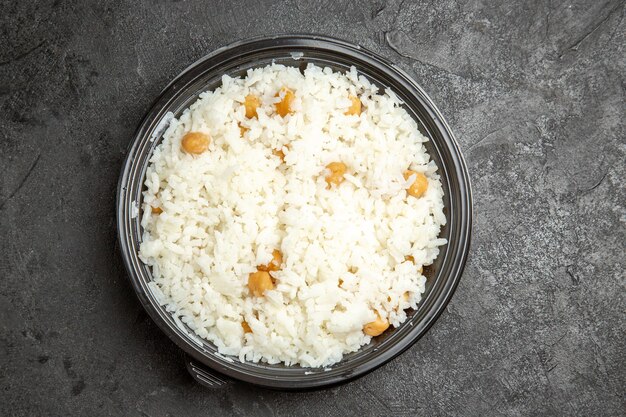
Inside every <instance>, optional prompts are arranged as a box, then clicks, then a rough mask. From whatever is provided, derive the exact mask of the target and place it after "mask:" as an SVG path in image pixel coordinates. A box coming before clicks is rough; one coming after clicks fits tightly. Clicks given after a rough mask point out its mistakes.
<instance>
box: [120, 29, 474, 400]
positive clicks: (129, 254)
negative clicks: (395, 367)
mask: <svg viewBox="0 0 626 417" xmlns="http://www.w3.org/2000/svg"><path fill="white" fill-rule="evenodd" d="M272 45H273V46H272ZM260 46H263V47H266V48H268V49H269V50H271V49H275V48H291V49H292V50H293V51H294V52H296V51H299V50H301V49H306V48H312V49H318V50H324V51H326V52H329V53H338V54H339V53H344V54H347V55H351V56H352V57H353V58H354V59H357V58H359V59H362V60H363V59H365V60H368V61H371V62H373V63H375V65H377V66H379V67H381V68H382V71H383V72H384V73H385V74H386V75H387V76H389V77H392V76H393V77H394V78H395V79H396V80H398V81H401V82H402V83H403V85H406V87H407V88H409V89H410V91H411V94H414V95H415V97H416V99H417V100H418V101H419V102H420V103H421V104H422V105H423V106H424V110H426V111H428V112H429V116H430V117H432V119H433V121H434V123H435V124H436V128H437V130H438V133H439V134H441V135H442V138H441V139H442V142H441V143H439V144H437V146H443V147H444V148H445V150H447V151H448V152H450V153H451V155H452V158H453V162H454V164H453V165H454V166H453V167H452V168H454V173H455V174H456V176H457V178H458V184H456V185H458V186H459V187H460V189H461V190H462V192H460V200H459V202H458V204H459V207H458V209H459V210H460V214H455V213H452V210H450V211H451V213H449V215H448V216H452V215H453V214H454V215H458V216H460V217H461V220H462V221H460V223H459V230H458V233H459V240H458V241H457V242H456V243H455V245H456V246H455V248H456V249H455V252H454V253H453V254H452V255H451V256H454V260H453V261H450V263H451V265H452V266H451V267H450V268H451V271H450V273H449V275H448V277H447V278H446V279H445V282H444V283H443V284H442V285H443V287H442V288H441V291H439V293H438V294H437V298H436V300H434V301H433V302H434V304H433V305H432V308H431V309H430V310H428V311H427V312H426V314H427V315H426V316H425V317H424V318H423V319H422V321H420V322H419V329H418V328H417V326H416V327H415V328H413V329H411V330H410V331H409V332H408V333H406V334H405V335H404V336H403V337H402V338H401V339H399V340H398V341H397V342H396V343H395V344H392V345H391V346H389V347H388V348H387V349H386V350H385V351H384V352H379V353H378V354H377V355H374V356H373V357H372V358H371V359H370V360H366V361H364V362H363V363H361V364H359V365H358V366H355V368H354V369H351V370H350V371H349V372H343V373H340V374H333V373H330V372H329V373H325V372H312V373H311V375H309V376H307V375H306V374H305V375H304V376H302V375H300V376H297V377H296V376H293V375H292V376H284V375H279V374H280V373H278V372H277V375H274V376H259V375H256V374H253V373H251V372H247V371H245V370H241V369H237V367H236V366H235V365H229V363H228V360H222V359H226V358H224V357H223V356H221V355H216V356H214V357H209V356H207V355H206V352H203V350H202V349H200V348H199V346H198V345H197V343H193V342H192V341H193V339H194V337H195V336H194V335H191V334H189V333H187V334H185V332H184V331H182V330H181V329H178V330H179V331H177V330H176V329H175V328H173V327H172V325H171V324H170V323H168V322H167V320H166V318H165V317H164V308H162V307H161V306H157V305H156V304H157V303H156V302H155V299H154V297H153V295H152V294H151V293H149V291H148V290H147V288H146V286H145V285H143V283H142V281H141V280H140V279H139V276H140V275H141V271H140V267H141V266H140V265H139V264H140V263H142V262H141V261H140V260H139V257H138V253H137V251H135V250H132V248H133V247H134V246H135V243H134V242H133V241H132V225H131V223H132V222H136V221H137V220H135V218H136V217H139V219H140V215H139V211H137V212H136V215H135V216H134V217H133V215H132V211H133V210H140V208H139V207H137V206H136V205H135V206H133V204H135V200H131V199H130V198H132V195H131V193H130V192H129V191H131V190H129V189H128V188H129V184H130V182H129V181H131V176H132V171H133V169H134V168H135V169H136V168H137V166H136V164H134V163H135V161H136V156H137V151H138V147H139V145H140V144H141V143H142V142H144V144H145V142H146V140H147V138H148V137H150V136H153V137H154V136H155V134H156V136H159V135H160V134H162V132H163V130H164V129H161V128H160V127H159V125H160V124H161V122H162V121H163V118H164V116H165V113H164V112H163V109H164V108H165V106H164V105H163V101H167V100H165V99H168V98H169V99H172V97H174V96H175V95H177V94H182V92H184V91H185V90H186V87H188V86H189V84H190V82H191V81H193V79H194V77H192V78H191V79H189V77H190V75H191V73H192V72H193V71H195V70H197V69H198V68H199V67H201V66H202V65H203V64H205V63H209V62H213V61H216V60H218V62H217V63H216V65H219V59H220V58H221V57H223V55H227V54H229V55H233V54H235V55H236V52H237V51H238V50H242V49H245V50H248V51H249V50H253V49H254V48H256V47H260ZM205 71H206V70H205ZM359 72H360V71H359ZM181 84H182V85H181ZM157 116H158V117H157ZM159 129H161V130H160V133H158V132H157V131H159ZM148 133H150V134H148ZM432 140H434V139H432ZM150 141H152V140H150ZM442 165H444V164H443V162H442ZM144 174H145V170H144ZM444 179H445V180H446V181H447V180H449V179H448V178H443V175H442V181H443V180H444ZM144 180H145V176H143V175H142V177H141V181H140V184H143V182H144ZM449 190H451V189H450V188H449ZM450 197H451V196H450ZM472 200H473V197H472V191H471V183H470V178H469V173H468V170H467V165H466V162H465V159H464V158H463V155H462V153H461V151H460V147H459V145H458V142H457V141H456V139H455V137H454V134H453V133H452V131H451V129H450V127H449V125H448V123H447V122H446V121H445V119H444V117H443V115H442V114H441V112H440V111H439V109H438V108H437V106H436V105H435V103H434V102H433V101H432V99H431V98H430V97H429V96H428V94H427V93H426V92H425V91H424V89H423V88H422V87H421V86H420V85H419V84H418V83H417V82H415V80H413V78H412V77H410V76H409V75H408V74H407V73H406V72H405V71H404V70H402V69H401V68H399V67H398V66H397V65H395V64H394V63H392V62H390V61H388V60H387V59H386V58H384V57H382V56H380V55H378V54H376V53H374V52H372V51H370V50H368V49H366V48H363V47H362V46H359V45H356V44H353V43H350V42H347V41H344V40H340V39H336V38H332V37H328V36H322V35H316V34H281V35H272V36H257V37H253V38H249V39H244V40H239V41H236V42H233V43H230V44H228V45H226V46H223V47H220V48H218V49H216V50H214V51H213V52H211V53H209V54H207V55H205V56H203V57H201V58H200V59H198V60H197V61H195V62H194V63H192V64H191V65H189V66H187V67H186V68H185V69H184V70H183V71H181V72H180V73H179V74H178V75H177V76H176V77H175V78H174V79H173V80H172V81H171V82H170V83H168V85H167V86H166V87H165V88H164V89H163V90H162V91H161V92H160V93H159V95H158V96H157V98H156V99H155V100H154V102H153V103H152V104H151V106H150V108H149V110H148V111H147V113H146V114H145V116H144V117H143V119H142V121H141V123H140V124H139V126H138V128H137V129H136V131H135V132H134V134H133V138H132V140H131V142H130V144H129V147H128V151H127V155H126V157H125V159H124V162H123V165H122V169H121V174H120V177H119V182H118V187H117V196H116V211H117V232H118V244H119V246H120V251H121V254H122V258H123V262H124V265H125V268H126V271H127V273H128V277H129V279H130V281H131V284H132V286H133V289H134V290H135V293H136V295H137V297H138V298H139V300H140V302H141V304H142V306H143V307H144V309H145V310H146V312H147V313H148V315H149V316H150V317H151V318H152V320H153V321H154V322H155V323H156V324H157V325H158V327H159V328H160V329H161V330H162V331H163V332H164V333H165V334H166V335H167V336H168V337H169V338H170V339H171V340H173V341H174V342H175V343H176V344H177V345H178V346H179V347H180V348H181V349H183V351H185V352H186V353H187V354H188V355H190V356H191V357H192V358H193V359H195V360H197V361H199V362H200V363H202V364H203V365H205V366H207V367H209V368H210V370H211V371H217V372H218V373H219V374H222V375H227V376H229V377H232V378H235V379H238V380H241V381H245V382H248V383H251V384H255V385H259V386H263V387H269V388H277V389H284V390H292V389H308V388H319V387H323V386H328V385H334V384H337V383H342V382H346V381H349V380H352V379H355V378H357V377H359V376H362V375H364V374H366V373H368V372H371V371H373V370H374V369H376V368H378V367H380V366H382V365H384V364H385V363H387V362H389V361H390V360H391V359H393V358H395V357H396V356H398V355H400V354H401V353H402V352H404V351H405V350H407V349H408V348H409V347H411V346H412V345H413V344H414V343H415V342H417V340H419V339H420V338H421V337H422V336H423V335H424V334H425V333H426V332H427V331H428V330H429V329H430V328H431V327H432V325H433V324H434V322H435V321H436V320H437V319H438V318H439V317H440V315H441V314H442V312H443V310H444V309H445V308H446V306H447V304H448V302H449V301H450V299H451V298H452V295H453V294H454V291H455V290H456V288H457V286H458V283H459V281H460V278H461V275H462V272H463V269H464V267H465V263H466V261H467V257H468V254H469V249H470V243H471V232H472V218H473V207H472ZM448 216H446V217H448ZM447 220H448V222H450V218H448V219H447ZM450 223H451V222H450ZM449 246H450V242H449V243H448V245H446V248H447V249H446V250H448V248H449ZM440 256H442V255H441V254H440ZM446 256H447V254H446ZM445 260H446V259H444V261H445ZM438 279H439V275H437V280H438ZM424 301H425V299H422V301H421V302H420V305H421V304H422V303H423V302H424ZM165 314H169V313H165ZM407 321H408V320H407ZM405 323H406V322H405ZM403 324H404V323H403ZM400 328H402V326H400V327H399V328H398V329H400ZM196 338H197V337H196ZM200 346H201V345H200ZM366 346H367V345H365V346H363V347H362V348H361V349H363V348H364V347H366ZM220 356H221V358H222V359H220ZM231 362H232V361H231ZM339 363H341V362H339ZM244 365H245V364H244ZM250 365H253V364H250ZM254 365H255V366H256V365H257V364H254ZM335 365H337V364H335ZM335 365H333V366H335ZM300 369H309V368H300Z"/></svg>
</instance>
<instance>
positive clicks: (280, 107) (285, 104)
mask: <svg viewBox="0 0 626 417" xmlns="http://www.w3.org/2000/svg"><path fill="white" fill-rule="evenodd" d="M281 96H282V100H280V101H279V102H278V103H276V113H278V114H279V115H280V117H285V116H287V115H288V114H289V113H293V110H292V109H291V103H292V102H293V100H294V99H295V98H296V95H295V94H294V93H293V91H291V90H290V89H288V88H287V87H283V88H281V89H280V91H279V92H278V93H276V97H281Z"/></svg>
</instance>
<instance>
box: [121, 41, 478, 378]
mask: <svg viewBox="0 0 626 417" xmlns="http://www.w3.org/2000/svg"><path fill="white" fill-rule="evenodd" d="M272 62H276V63H280V64H284V65H289V66H295V67H299V68H301V69H304V68H305V67H306V66H307V65H308V64H309V63H314V64H316V65H318V66H328V67H331V68H332V69H333V70H335V71H346V70H348V69H349V68H350V67H351V66H355V67H356V69H357V70H358V72H359V73H360V74H361V75H364V76H366V77H367V78H369V80H370V81H371V82H373V83H375V84H377V85H379V86H381V87H383V88H390V89H391V90H393V91H394V92H395V94H396V95H397V96H398V98H399V99H400V100H401V101H402V102H403V106H404V108H405V109H406V110H407V111H408V112H409V114H410V115H411V116H412V117H414V119H415V120H416V121H417V122H418V125H419V128H420V130H421V133H422V134H424V135H425V136H426V137H428V138H429V141H428V142H427V143H426V144H425V145H426V148H427V150H428V153H429V154H430V157H431V158H432V159H433V160H434V161H435V163H436V164H437V167H438V170H439V173H440V176H441V181H442V185H443V189H444V193H445V196H444V206H445V209H444V213H445V215H446V217H447V224H446V226H445V227H444V228H443V229H442V231H441V237H444V238H446V239H447V240H448V244H447V245H445V246H443V247H442V248H441V250H440V254H439V256H438V258H437V259H436V261H435V263H434V264H433V265H432V266H430V267H428V268H426V269H425V275H426V276H427V278H428V280H427V284H426V291H425V293H424V294H423V297H422V301H421V302H420V304H419V305H418V308H417V310H410V311H409V312H408V316H409V317H408V318H407V320H406V321H405V322H404V323H403V324H402V325H401V326H400V327H398V328H395V329H390V330H388V331H386V332H385V333H384V334H383V335H381V336H379V337H377V338H375V339H373V340H372V342H371V343H370V344H368V345H366V346H363V347H362V348H361V349H360V350H359V351H357V352H354V353H350V354H347V355H345V356H344V358H343V360H342V361H341V362H339V363H336V364H334V365H332V366H330V367H328V368H304V367H299V366H285V365H282V364H279V365H268V364H264V363H251V362H244V363H242V362H240V361H239V360H238V359H237V358H232V357H228V356H224V355H221V354H219V353H218V352H217V350H216V348H215V346H213V345H212V344H211V343H210V342H208V341H205V340H202V339H200V338H199V337H197V336H196V335H195V334H194V333H193V331H191V330H190V329H189V328H188V327H187V326H186V325H185V324H184V323H182V322H181V321H180V320H179V319H178V318H176V317H174V316H172V315H171V314H170V313H168V312H167V311H166V310H165V308H164V307H163V306H161V305H160V304H159V302H158V301H157V298H156V297H155V294H153V292H152V291H151V289H150V287H149V286H148V283H149V282H150V281H151V271H150V268H149V267H147V266H146V265H145V264H144V263H143V262H142V261H141V260H140V259H139V257H138V251H139V245H140V242H141V237H142V228H141V225H140V219H141V213H140V210H141V207H142V191H143V190H144V185H143V184H144V180H145V174H146V168H147V167H148V163H149V159H150V156H151V154H152V152H153V150H154V148H155V147H156V146H157V145H158V144H159V141H160V140H161V136H162V134H163V132H164V130H165V128H166V127H167V125H168V121H169V120H170V119H171V117H172V116H175V117H178V116H179V115H180V114H181V113H182V111H183V110H185V109H186V108H187V107H189V105H191V104H192V103H193V102H194V101H195V100H196V99H197V98H198V95H199V94H200V93H201V92H202V91H206V90H211V89H214V88H216V87H217V86H219V85H220V84H221V77H222V75H224V74H228V75H230V76H233V77H236V76H244V75H245V73H246V70H247V69H249V68H256V67H261V66H265V65H268V64H271V63H272ZM471 225H472V196H471V189H470V182H469V176H468V172H467V168H466V165H465V162H464V160H463V157H462V155H461V152H460V150H459V146H458V144H457V143H456V141H455V139H454V136H453V134H452V132H451V131H450V128H449V127H448V124H447V123H446V122H445V120H444V118H443V116H442V115H441V113H440V112H439V110H438V109H437V107H436V106H435V104H434V103H433V101H432V100H431V99H430V98H429V97H428V95H427V94H426V93H425V92H424V90H423V89H422V88H421V87H420V86H419V85H418V84H417V83H416V82H415V81H413V80H412V79H411V77H409V76H408V75H407V74H406V73H405V72H404V71H402V70H401V69H400V68H398V67H397V66H396V65H394V64H393V63H391V62H389V61H387V60H386V59H384V58H382V57H380V56H378V55H376V54H375V53H373V52H370V51H368V50H367V49H365V48H362V47H360V46H358V45H354V44H351V43H348V42H345V41H341V40H337V39H332V38H328V37H323V36H315V35H281V36H272V37H263V38H255V39H250V40H246V41H241V42H236V43H234V44H231V45H229V46H226V47H223V48H220V49H218V50H216V51H214V52H213V53H211V54H209V55H207V56H205V57H204V58H202V59H200V60H198V61H197V62H195V63H194V64H192V65H191V66H189V67H188V68H187V69H185V70H184V71H183V72H182V73H181V74H180V75H179V76H177V77H176V78H175V79H174V80H173V81H172V82H171V83H170V84H169V85H168V86H167V87H166V88H165V89H164V90H163V91H162V92H161V94H160V95H159V97H158V98H157V99H156V101H155V102H154V104H153V105H152V107H151V108H150V110H149V111H148V113H147V114H146V116H145V117H144V119H143V121H142V122H141V124H140V125H139V127H138V129H137V131H136V133H135V136H134V138H133V140H132V142H131V144H130V147H129V150H128V154H127V156H126V160H125V161H124V164H123V167H122V172H121V175H120V180H119V185H118V190H117V228H118V238H119V244H120V249H121V253H122V257H123V260H124V263H125V266H126V269H127V271H128V275H129V277H130V281H131V283H132V286H133V288H134V290H135V292H136V293H137V296H138V297H139V300H140V302H141V304H142V305H143V307H144V308H145V310H146V311H147V313H148V314H149V315H150V317H151V318H152V320H154V322H155V323H156V324H157V325H158V326H159V327H160V328H161V329H162V330H163V332H164V333H165V334H166V335H167V336H169V337H170V339H172V340H173V341H174V342H175V343H176V344H177V345H178V346H179V347H180V348H181V349H182V350H183V351H184V352H185V353H186V354H187V358H188V360H187V369H188V370H189V372H190V373H191V374H192V376H193V377H194V378H195V379H196V381H198V382H200V383H202V384H204V385H206V386H211V387H217V386H220V385H222V384H225V383H229V382H231V381H232V379H231V378H234V379H235V380H240V381H245V382H248V383H252V384H256V385H260V386H264V387H268V388H275V389H282V390H293V389H311V388H319V387H323V386H328V385H333V384H338V383H341V382H345V381H348V380H351V379H354V378H357V377H359V376H362V375H364V374H365V373H367V372H370V371H372V370H374V369H375V368H377V367H379V366H381V365H383V364H384V363H385V362H388V361H389V360H391V359H392V358H394V357H395V356H397V355H399V354H400V353H402V352H403V351H405V350H406V349H407V348H409V347H410V346H411V345H412V344H413V343H415V342H416V341H417V340H418V339H419V338H420V337H421V336H423V335H424V333H426V331H427V330H428V329H429V328H430V327H431V326H432V325H433V323H434V322H435V320H436V319H437V318H438V317H439V315H440V314H441V313H442V312H443V310H444V308H445V306H446V304H447V303H448V302H449V300H450V298H451V297H452V294H453V292H454V290H455V288H456V286H457V284H458V282H459V279H460V277H461V273H462V271H463V267H464V265H465V260H466V257H467V254H468V251H469V244H470V235H471Z"/></svg>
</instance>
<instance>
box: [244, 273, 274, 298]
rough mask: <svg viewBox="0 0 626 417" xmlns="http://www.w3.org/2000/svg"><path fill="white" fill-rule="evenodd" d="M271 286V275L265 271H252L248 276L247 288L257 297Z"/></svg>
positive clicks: (272, 286)
mask: <svg viewBox="0 0 626 417" xmlns="http://www.w3.org/2000/svg"><path fill="white" fill-rule="evenodd" d="M273 288H274V283H273V282H272V277H271V276H270V273H269V272H267V271H257V272H253V273H252V274H250V276H249V277H248V289H249V290H250V292H251V293H252V294H254V295H255V296H257V297H261V296H262V295H263V293H264V292H265V291H267V290H271V289H273Z"/></svg>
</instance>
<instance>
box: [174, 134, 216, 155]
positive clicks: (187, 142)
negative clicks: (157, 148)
mask: <svg viewBox="0 0 626 417" xmlns="http://www.w3.org/2000/svg"><path fill="white" fill-rule="evenodd" d="M210 142H211V138H210V137H209V135H207V134H205V133H200V132H189V133H187V134H186V135H185V136H183V140H182V141H181V145H182V147H183V150H184V151H185V152H187V153H192V154H201V153H202V152H204V151H206V150H207V149H209V143H210Z"/></svg>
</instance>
